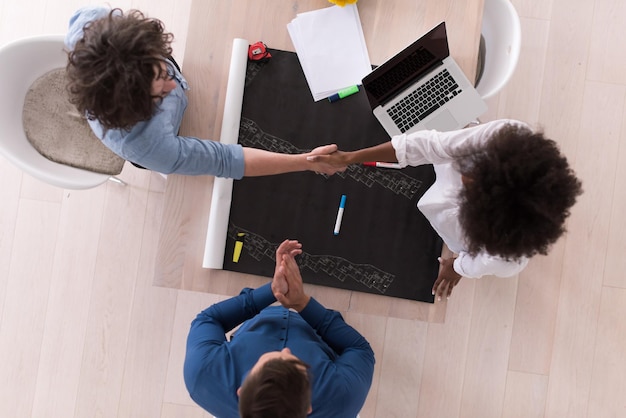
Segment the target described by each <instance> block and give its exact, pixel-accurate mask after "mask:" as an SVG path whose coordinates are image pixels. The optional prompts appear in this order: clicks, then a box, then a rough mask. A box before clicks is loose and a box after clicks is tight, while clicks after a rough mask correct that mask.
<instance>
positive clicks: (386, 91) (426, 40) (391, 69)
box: [363, 22, 450, 109]
mask: <svg viewBox="0 0 626 418" xmlns="http://www.w3.org/2000/svg"><path fill="white" fill-rule="evenodd" d="M448 55H450V51H449V49H448V39H447V36H446V24H445V22H441V23H440V24H439V25H437V26H436V27H435V28H434V29H432V30H431V31H430V32H428V33H427V34H426V35H424V36H422V37H421V38H420V39H418V40H417V41H415V42H413V43H412V44H411V45H409V46H408V47H406V48H405V49H404V50H402V51H401V52H399V53H398V54H396V55H395V56H393V57H392V58H390V59H389V60H388V61H386V62H385V63H383V64H382V65H380V66H378V67H377V68H376V69H375V70H374V71H372V72H371V73H369V74H368V75H367V76H365V78H363V87H364V89H365V91H366V92H367V98H368V100H369V101H370V105H371V107H372V109H374V108H376V107H377V106H378V105H379V104H384V103H386V102H387V101H388V100H390V99H392V98H393V97H395V96H396V95H397V94H398V93H399V92H400V91H402V90H404V89H405V88H406V87H407V86H408V85H410V84H412V83H414V82H415V81H417V80H419V79H420V78H421V77H422V76H423V75H425V74H427V73H428V72H430V70H431V69H432V68H433V67H434V66H436V65H439V64H441V62H442V61H443V60H444V59H445V58H446V57H448Z"/></svg>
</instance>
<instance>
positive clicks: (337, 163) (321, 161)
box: [306, 144, 348, 174]
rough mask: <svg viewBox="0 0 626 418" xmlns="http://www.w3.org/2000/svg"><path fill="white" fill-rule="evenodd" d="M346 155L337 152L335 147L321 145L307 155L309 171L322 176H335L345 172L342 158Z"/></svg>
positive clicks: (345, 165)
mask: <svg viewBox="0 0 626 418" xmlns="http://www.w3.org/2000/svg"><path fill="white" fill-rule="evenodd" d="M345 154H346V153H345V152H342V151H338V150H337V145H335V144H333V145H323V146H321V147H317V148H315V149H314V150H313V151H311V152H309V153H308V154H307V157H306V159H307V161H308V162H309V163H310V165H311V168H310V170H311V171H315V172H316V173H324V174H335V173H337V172H342V171H345V170H346V167H347V166H348V165H347V164H346V163H345V161H343V160H342V159H343V157H342V156H344V155H345Z"/></svg>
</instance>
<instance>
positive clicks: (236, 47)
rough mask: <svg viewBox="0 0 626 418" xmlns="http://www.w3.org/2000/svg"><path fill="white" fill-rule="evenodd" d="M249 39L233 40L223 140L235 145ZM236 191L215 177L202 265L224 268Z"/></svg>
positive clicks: (231, 184)
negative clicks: (231, 206) (232, 200)
mask: <svg viewBox="0 0 626 418" xmlns="http://www.w3.org/2000/svg"><path fill="white" fill-rule="evenodd" d="M248 45H249V43H248V41H247V40H245V39H240V38H236V39H234V40H233V51H232V55H231V58H230V70H229V73H228V84H227V85H226V100H225V103H224V116H223V118H222V131H221V133H220V142H222V143H224V144H236V143H237V140H238V138H239V124H240V122H241V108H242V106H243V89H244V85H245V82H246V67H247V65H248ZM232 192H233V179H226V178H221V177H216V178H215V180H214V182H213V194H212V196H211V212H210V213H209V225H208V228H207V236H206V244H205V247H204V259H203V261H202V267H204V268H210V269H222V268H223V267H224V251H225V246H226V235H227V234H228V218H229V216H230V203H231V198H232Z"/></svg>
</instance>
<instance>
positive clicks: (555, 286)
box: [509, 240, 564, 375]
mask: <svg viewBox="0 0 626 418" xmlns="http://www.w3.org/2000/svg"><path fill="white" fill-rule="evenodd" d="M563 251H564V241H563V240H561V241H560V242H559V243H558V244H557V245H556V246H554V247H553V248H552V250H551V252H550V254H549V255H548V256H537V257H534V258H533V259H532V260H531V261H530V263H529V265H528V267H526V269H525V270H524V271H522V272H521V273H520V275H519V283H518V289H517V300H516V303H515V320H514V322H513V334H512V337H511V352H510V354H509V370H516V371H521V372H528V373H536V374H545V375H547V374H548V373H549V371H550V364H551V359H552V346H553V344H554V328H555V326H556V325H555V324H556V316H557V309H558V300H559V292H560V289H561V272H562V269H563Z"/></svg>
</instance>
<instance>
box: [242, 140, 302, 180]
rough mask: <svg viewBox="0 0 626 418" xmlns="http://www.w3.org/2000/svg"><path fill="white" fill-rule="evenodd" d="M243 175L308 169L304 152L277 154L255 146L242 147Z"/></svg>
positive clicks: (260, 174) (261, 174)
mask: <svg viewBox="0 0 626 418" xmlns="http://www.w3.org/2000/svg"><path fill="white" fill-rule="evenodd" d="M243 157H244V164H245V168H244V176H246V177H255V176H271V175H274V174H282V173H291V172H296V171H305V170H308V166H309V164H310V163H309V162H308V161H307V159H306V154H279V153H275V152H269V151H265V150H261V149H257V148H248V147H244V149H243Z"/></svg>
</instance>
